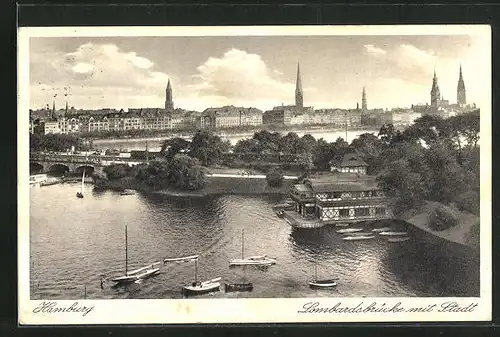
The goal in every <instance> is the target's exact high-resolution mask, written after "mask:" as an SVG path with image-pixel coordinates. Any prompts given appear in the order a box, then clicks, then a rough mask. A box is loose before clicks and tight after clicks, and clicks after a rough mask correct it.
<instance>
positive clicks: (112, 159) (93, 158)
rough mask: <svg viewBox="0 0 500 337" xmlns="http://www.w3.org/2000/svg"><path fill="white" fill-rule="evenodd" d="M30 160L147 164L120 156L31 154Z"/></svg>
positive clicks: (140, 160) (142, 160)
mask: <svg viewBox="0 0 500 337" xmlns="http://www.w3.org/2000/svg"><path fill="white" fill-rule="evenodd" d="M30 160H33V161H47V162H63V163H100V162H126V163H129V162H134V163H135V162H146V160H144V159H136V158H129V157H119V156H99V155H88V156H85V155H58V154H40V153H32V154H30Z"/></svg>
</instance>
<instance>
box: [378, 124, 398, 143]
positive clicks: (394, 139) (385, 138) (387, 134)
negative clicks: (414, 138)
mask: <svg viewBox="0 0 500 337" xmlns="http://www.w3.org/2000/svg"><path fill="white" fill-rule="evenodd" d="M378 136H379V137H380V140H381V141H382V142H384V143H385V144H386V145H392V144H395V143H398V142H401V141H402V140H403V135H402V133H401V131H399V130H396V129H395V128H394V125H393V124H387V125H382V127H381V128H380V131H379V133H378Z"/></svg>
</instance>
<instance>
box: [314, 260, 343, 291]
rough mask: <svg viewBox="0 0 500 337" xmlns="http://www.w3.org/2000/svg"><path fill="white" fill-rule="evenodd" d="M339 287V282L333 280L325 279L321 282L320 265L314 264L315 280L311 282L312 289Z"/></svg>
mask: <svg viewBox="0 0 500 337" xmlns="http://www.w3.org/2000/svg"><path fill="white" fill-rule="evenodd" d="M336 285H337V282H335V280H333V279H323V280H319V279H318V265H317V263H316V264H314V280H312V281H309V286H310V287H311V288H331V287H335V286H336Z"/></svg>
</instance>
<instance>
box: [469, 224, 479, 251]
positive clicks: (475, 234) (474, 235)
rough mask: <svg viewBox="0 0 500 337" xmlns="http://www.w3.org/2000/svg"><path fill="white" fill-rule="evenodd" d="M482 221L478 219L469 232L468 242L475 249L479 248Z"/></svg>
mask: <svg viewBox="0 0 500 337" xmlns="http://www.w3.org/2000/svg"><path fill="white" fill-rule="evenodd" d="M479 234H480V223H479V221H477V222H476V223H475V224H474V225H473V226H472V227H471V229H470V231H469V233H467V237H466V240H467V243H469V245H471V246H472V247H473V248H475V249H479V237H480V235H479Z"/></svg>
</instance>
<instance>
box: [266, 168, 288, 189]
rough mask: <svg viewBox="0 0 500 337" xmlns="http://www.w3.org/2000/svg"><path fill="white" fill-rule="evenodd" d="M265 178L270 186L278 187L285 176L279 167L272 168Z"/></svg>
mask: <svg viewBox="0 0 500 337" xmlns="http://www.w3.org/2000/svg"><path fill="white" fill-rule="evenodd" d="M266 180H267V184H268V185H269V186H270V187H280V186H281V185H283V181H284V180H285V177H284V176H283V171H282V170H281V168H273V169H271V170H269V172H268V173H267V175H266Z"/></svg>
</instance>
